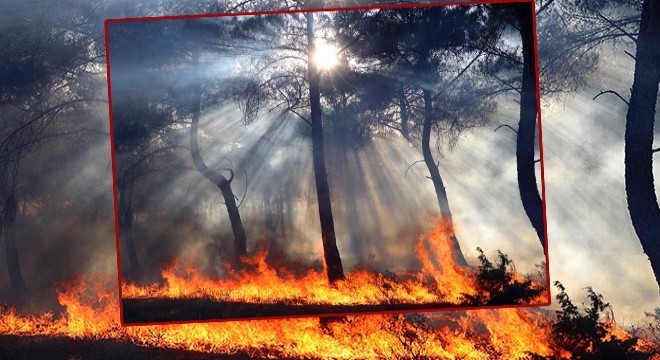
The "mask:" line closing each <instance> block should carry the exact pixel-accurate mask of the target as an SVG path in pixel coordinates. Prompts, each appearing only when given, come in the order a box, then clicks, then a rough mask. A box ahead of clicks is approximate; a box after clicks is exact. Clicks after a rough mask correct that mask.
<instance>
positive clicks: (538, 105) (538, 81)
mask: <svg viewBox="0 0 660 360" xmlns="http://www.w3.org/2000/svg"><path fill="white" fill-rule="evenodd" d="M531 3H532V33H533V34H534V73H535V74H536V114H537V116H538V120H537V123H536V126H537V128H538V129H537V131H538V134H539V157H540V159H541V163H540V164H541V165H540V166H541V200H542V201H541V206H543V210H542V211H543V237H544V243H545V274H546V276H545V277H546V285H545V287H546V289H548V306H549V305H551V304H552V295H551V291H550V285H551V281H550V247H549V244H548V212H547V207H548V201H547V198H546V196H545V190H546V187H545V162H544V161H545V159H544V157H543V126H542V125H541V124H542V122H541V72H540V67H539V49H538V47H539V45H538V33H537V31H536V3H535V2H534V1H531Z"/></svg>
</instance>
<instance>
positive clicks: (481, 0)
mask: <svg viewBox="0 0 660 360" xmlns="http://www.w3.org/2000/svg"><path fill="white" fill-rule="evenodd" d="M516 3H531V6H532V31H533V32H534V60H535V63H534V71H535V74H536V106H537V115H538V121H537V126H538V136H539V149H540V158H541V162H540V166H541V190H542V191H541V192H542V194H541V196H542V203H543V210H542V211H543V220H544V221H543V227H544V235H545V247H546V249H547V254H546V265H545V270H546V290H547V293H548V299H547V302H545V303H540V304H511V305H488V306H473V307H465V306H462V307H445V308H429V309H414V310H391V311H388V310H380V311H363V312H354V313H351V312H346V313H325V314H316V315H313V314H310V315H307V314H305V315H281V316H277V315H274V316H265V317H242V318H227V319H205V320H181V321H167V322H144V323H137V322H136V323H126V322H125V321H124V305H123V301H122V299H123V297H122V271H121V251H120V241H121V237H120V234H119V212H118V210H119V203H118V190H117V176H116V159H115V151H114V150H115V136H114V123H113V118H112V86H111V81H110V39H109V25H110V24H111V23H124V22H138V21H158V20H181V19H203V18H220V17H230V16H256V15H278V14H299V13H309V12H312V13H316V12H331V11H335V12H337V11H360V10H374V9H385V10H389V9H409V8H432V7H438V6H461V5H463V6H466V5H492V4H516ZM104 35H105V58H106V72H107V80H108V107H109V111H108V114H109V116H110V147H111V149H110V150H111V158H112V184H113V198H114V207H115V247H116V251H117V280H118V287H119V317H120V324H121V325H122V326H147V325H149V326H153V325H161V326H162V325H177V324H204V323H214V322H215V323H219V322H231V321H257V320H286V319H298V318H309V317H315V318H318V317H337V316H362V315H377V314H401V313H423V312H444V311H465V310H495V309H518V308H540V307H545V306H550V305H551V298H552V295H551V289H550V284H551V281H550V258H549V253H550V251H549V249H548V222H547V213H546V196H545V195H546V192H545V189H546V187H545V171H544V158H543V142H542V131H541V129H542V126H541V92H540V75H539V60H538V45H537V43H538V36H537V32H536V6H535V3H534V0H476V1H449V2H434V3H423V4H420V3H411V4H404V3H402V4H390V5H366V6H353V7H330V8H315V9H283V10H268V11H252V12H250V11H245V12H233V13H217V14H192V15H172V16H145V17H127V18H110V19H106V20H105V21H104Z"/></svg>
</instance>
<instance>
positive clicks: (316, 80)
mask: <svg viewBox="0 0 660 360" xmlns="http://www.w3.org/2000/svg"><path fill="white" fill-rule="evenodd" d="M305 16H306V19H307V54H308V55H307V58H308V61H307V71H308V73H307V77H308V81H309V102H310V107H311V123H312V160H313V163H314V177H315V180H316V197H317V200H318V206H319V218H320V221H321V238H322V240H323V254H324V257H325V265H326V269H327V274H328V280H329V281H330V282H331V283H334V282H335V281H337V280H341V279H344V269H343V267H342V263H341V257H340V256H339V249H337V238H336V235H335V224H334V219H333V217H332V203H331V201H330V185H329V184H328V174H327V172H326V167H325V154H324V150H323V123H322V119H321V90H320V82H321V79H320V74H319V71H318V68H317V65H316V64H315V63H314V61H313V54H314V51H315V44H314V15H313V14H312V13H307V14H306V15H305Z"/></svg>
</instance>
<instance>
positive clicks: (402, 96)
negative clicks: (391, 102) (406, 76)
mask: <svg viewBox="0 0 660 360" xmlns="http://www.w3.org/2000/svg"><path fill="white" fill-rule="evenodd" d="M398 95H399V110H400V115H401V135H403V138H404V139H406V140H410V128H409V127H408V119H409V118H410V115H409V113H408V103H407V101H406V92H405V89H404V87H403V85H401V88H400V89H399V94H398Z"/></svg>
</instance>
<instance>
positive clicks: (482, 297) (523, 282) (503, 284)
mask: <svg viewBox="0 0 660 360" xmlns="http://www.w3.org/2000/svg"><path fill="white" fill-rule="evenodd" d="M477 251H478V252H479V261H480V262H481V265H480V266H479V271H478V273H477V277H476V283H477V288H478V289H479V291H478V293H477V294H476V295H470V294H465V295H464V298H465V302H466V303H468V304H470V305H473V306H483V305H511V304H523V303H530V302H532V300H533V299H535V298H538V297H539V296H540V295H541V294H543V293H544V292H545V291H546V290H545V289H544V288H543V287H541V285H540V284H537V283H535V282H533V281H532V280H529V279H527V278H524V277H522V276H520V275H519V274H518V273H517V272H516V269H515V266H514V264H513V260H511V259H509V257H508V255H507V254H504V253H502V252H501V251H499V250H498V251H497V256H498V260H497V262H496V263H495V264H493V263H492V262H491V261H490V260H488V258H487V257H486V255H485V254H484V252H483V250H481V248H477Z"/></svg>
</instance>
